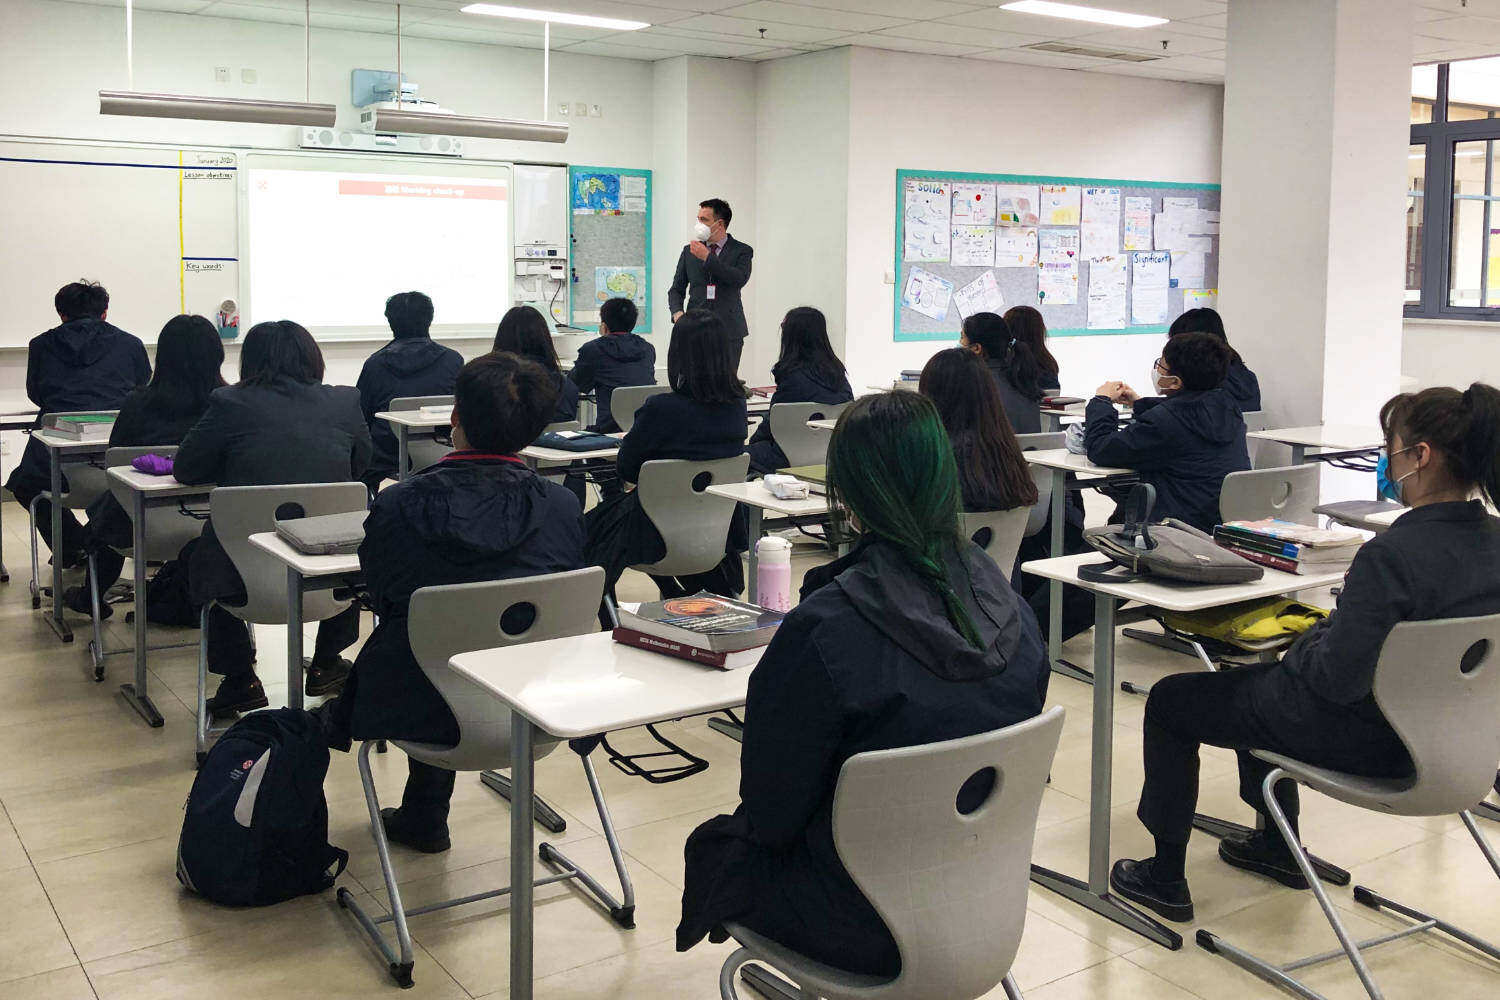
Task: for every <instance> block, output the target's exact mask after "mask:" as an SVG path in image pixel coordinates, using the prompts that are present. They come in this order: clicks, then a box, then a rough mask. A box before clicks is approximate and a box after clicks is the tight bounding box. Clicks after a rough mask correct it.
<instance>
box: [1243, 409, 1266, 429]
mask: <svg viewBox="0 0 1500 1000" xmlns="http://www.w3.org/2000/svg"><path fill="white" fill-rule="evenodd" d="M1240 418H1241V419H1242V420H1244V421H1245V430H1247V431H1263V430H1265V429H1266V428H1268V427H1270V426H1271V418H1270V416H1269V415H1268V414H1267V413H1266V411H1265V410H1251V411H1249V412H1248V413H1241V414H1240Z"/></svg>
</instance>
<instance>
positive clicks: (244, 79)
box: [240, 69, 257, 83]
mask: <svg viewBox="0 0 1500 1000" xmlns="http://www.w3.org/2000/svg"><path fill="white" fill-rule="evenodd" d="M256 79H257V76H256V73H255V70H253V69H242V70H240V82H241V83H254V82H255V81H256Z"/></svg>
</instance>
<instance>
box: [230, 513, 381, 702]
mask: <svg viewBox="0 0 1500 1000" xmlns="http://www.w3.org/2000/svg"><path fill="white" fill-rule="evenodd" d="M250 544H251V545H254V546H255V547H256V548H258V549H261V550H262V551H264V552H266V553H268V554H269V555H271V556H273V557H274V558H276V559H277V560H279V561H281V562H283V563H285V564H286V618H287V624H286V703H287V707H288V708H301V707H302V597H303V595H304V594H306V593H308V592H309V591H314V590H333V589H334V588H335V587H340V586H343V585H345V584H351V583H353V582H355V581H356V580H358V578H359V576H360V567H359V555H358V554H357V553H353V552H351V553H349V554H348V555H340V556H309V555H304V554H303V553H301V552H298V551H297V550H296V549H294V548H292V547H291V546H290V545H288V544H287V543H286V542H285V541H283V540H282V538H281V537H280V536H279V535H277V534H276V533H275V532H274V531H262V532H258V533H256V534H254V535H251V536H250Z"/></svg>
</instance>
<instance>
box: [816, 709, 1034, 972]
mask: <svg viewBox="0 0 1500 1000" xmlns="http://www.w3.org/2000/svg"><path fill="white" fill-rule="evenodd" d="M1062 724H1063V709H1062V707H1061V706H1054V707H1053V708H1051V709H1049V710H1048V711H1046V712H1044V713H1042V714H1041V715H1039V716H1036V717H1035V718H1032V719H1028V720H1026V721H1025V722H1021V723H1018V724H1016V725H1014V726H1007V727H1006V728H1004V729H999V730H996V731H994V732H989V733H980V734H978V735H976V736H969V737H965V738H963V739H958V740H949V741H946V742H943V743H932V744H928V745H925V746H914V747H903V748H901V749H896V750H879V751H874V752H871V753H862V754H857V755H855V756H853V757H850V758H849V759H848V760H847V761H845V762H844V766H843V768H842V770H840V772H839V782H838V788H837V790H836V791H835V792H834V799H833V841H834V844H835V846H836V847H837V848H838V852H839V859H840V860H841V861H843V863H844V867H845V868H846V869H847V870H848V872H849V874H850V876H852V877H853V879H854V881H855V884H857V885H858V886H859V888H860V891H861V892H863V893H864V895H865V898H867V899H868V900H869V901H870V903H871V905H873V906H874V907H875V910H876V912H877V913H879V914H880V917H881V919H882V920H883V921H885V925H886V927H887V928H889V929H890V932H891V936H892V937H894V938H895V940H896V948H897V950H898V951H899V953H900V955H901V972H900V974H899V975H898V976H897V977H896V978H895V979H894V980H892V981H891V982H890V983H888V984H886V985H885V986H883V987H880V988H877V989H874V990H870V991H868V992H866V993H863V994H862V995H866V996H870V997H872V998H873V997H876V996H878V997H880V998H881V1000H905V998H910V1000H925V998H931V997H944V998H947V1000H968V998H974V997H980V996H983V995H985V994H986V993H988V992H989V991H990V990H992V989H994V987H995V986H996V985H997V984H998V983H999V982H1000V980H1001V979H1002V978H1004V977H1005V975H1006V973H1008V972H1010V967H1011V964H1012V963H1013V962H1014V961H1015V957H1016V950H1017V948H1018V947H1019V946H1020V943H1021V932H1022V930H1023V929H1024V928H1025V925H1026V894H1027V887H1028V885H1029V884H1030V878H1031V849H1032V842H1033V840H1034V838H1035V835H1036V821H1037V811H1038V809H1039V808H1040V807H1041V802H1042V790H1043V789H1044V788H1045V787H1046V784H1047V774H1048V771H1049V770H1050V769H1051V767H1052V757H1053V755H1054V754H1055V753H1056V751H1057V740H1058V736H1059V735H1060V734H1061V733H1062ZM987 773H992V776H993V779H994V780H993V786H992V787H991V789H990V792H989V797H988V798H986V799H985V800H984V801H983V802H982V803H981V804H980V805H979V807H978V808H977V809H974V810H973V811H971V812H970V813H968V814H967V815H965V814H963V813H960V812H959V811H958V807H957V798H958V793H959V789H960V788H962V787H963V786H964V785H965V783H966V782H970V781H981V782H982V781H983V779H984V777H985V776H986V774H987Z"/></svg>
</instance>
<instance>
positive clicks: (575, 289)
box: [568, 164, 654, 334]
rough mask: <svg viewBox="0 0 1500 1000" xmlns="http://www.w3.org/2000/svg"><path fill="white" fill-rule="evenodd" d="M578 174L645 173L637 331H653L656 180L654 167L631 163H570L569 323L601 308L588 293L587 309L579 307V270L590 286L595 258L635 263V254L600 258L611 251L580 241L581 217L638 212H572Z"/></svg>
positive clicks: (606, 217)
mask: <svg viewBox="0 0 1500 1000" xmlns="http://www.w3.org/2000/svg"><path fill="white" fill-rule="evenodd" d="M579 174H617V175H619V176H621V177H644V178H645V179H646V216H645V220H644V224H645V233H644V237H643V240H642V243H641V250H640V257H641V258H642V259H643V262H644V264H645V267H646V291H645V304H644V305H643V306H642V307H641V309H640V316H639V318H638V319H637V320H636V326H635V332H636V333H642V334H645V333H650V332H651V321H652V310H651V299H652V295H651V289H652V287H653V284H652V275H651V246H652V244H651V224H652V211H653V208H654V191H653V188H654V184H653V181H652V177H651V171H650V170H638V169H635V168H632V167H590V166H583V165H579V164H570V165H569V166H568V242H569V244H570V246H569V249H570V251H571V252H570V254H569V263H570V266H571V269H572V273H571V274H570V275H569V278H570V282H571V289H570V291H571V292H572V294H571V295H569V296H568V323H569V324H570V325H572V326H577V325H579V324H578V319H577V317H578V313H580V312H584V311H587V312H597V311H598V308H599V306H598V303H597V302H596V301H595V300H594V298H593V296H592V295H591V296H590V297H589V299H588V301H587V302H586V303H584V305H585V307H586V308H585V309H580V308H579V299H580V298H581V297H582V296H581V295H580V294H579V286H580V279H579V278H578V277H577V276H578V275H579V274H581V273H584V272H585V271H586V272H587V273H588V274H589V275H590V280H589V281H588V282H587V285H588V286H589V287H590V288H592V286H593V279H592V274H593V269H594V267H595V266H596V262H597V266H601V267H607V266H619V267H631V266H634V263H635V259H634V258H632V259H630V260H619V259H610V260H608V261H603V260H598V258H597V256H596V255H597V254H599V253H601V252H608V251H601V250H600V249H599V248H596V247H592V246H584V245H583V244H581V243H580V242H579V235H580V234H579V231H578V230H579V225H578V223H579V220H580V219H590V220H609V219H619V220H631V219H632V218H633V217H634V216H635V215H636V213H633V212H622V213H618V214H614V215H605V214H599V215H581V216H579V215H574V214H573V185H574V183H575V179H576V178H577V177H578V175H579ZM585 238H587V235H586V234H585ZM614 253H615V255H616V256H617V255H618V251H615V252H614Z"/></svg>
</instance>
